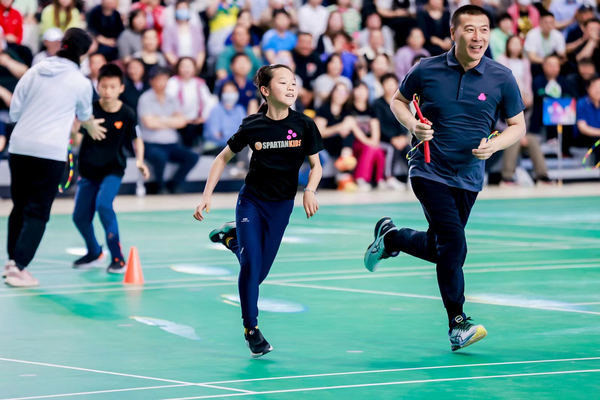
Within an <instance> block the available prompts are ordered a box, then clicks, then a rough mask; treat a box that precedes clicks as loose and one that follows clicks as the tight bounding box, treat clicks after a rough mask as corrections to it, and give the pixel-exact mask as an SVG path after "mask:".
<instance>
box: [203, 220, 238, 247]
mask: <svg viewBox="0 0 600 400" xmlns="http://www.w3.org/2000/svg"><path fill="white" fill-rule="evenodd" d="M229 237H231V238H236V237H237V232H236V229H235V221H231V222H225V223H224V224H223V225H221V226H220V227H219V228H217V229H213V230H212V231H211V232H210V233H209V234H208V238H209V239H210V241H211V242H213V243H221V244H222V245H223V246H225V247H227V248H229V247H228V246H227V243H226V240H227V238H229Z"/></svg>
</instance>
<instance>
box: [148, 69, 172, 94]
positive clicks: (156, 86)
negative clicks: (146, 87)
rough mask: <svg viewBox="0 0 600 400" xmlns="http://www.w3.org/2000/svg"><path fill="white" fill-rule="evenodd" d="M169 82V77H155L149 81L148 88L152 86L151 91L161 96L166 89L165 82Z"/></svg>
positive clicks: (161, 75) (163, 75)
mask: <svg viewBox="0 0 600 400" xmlns="http://www.w3.org/2000/svg"><path fill="white" fill-rule="evenodd" d="M168 81H169V76H168V75H166V74H160V75H158V76H155V77H154V78H153V79H152V80H151V81H150V86H152V89H153V90H154V91H155V92H156V93H158V94H163V93H164V92H165V90H166V89H167V82H168Z"/></svg>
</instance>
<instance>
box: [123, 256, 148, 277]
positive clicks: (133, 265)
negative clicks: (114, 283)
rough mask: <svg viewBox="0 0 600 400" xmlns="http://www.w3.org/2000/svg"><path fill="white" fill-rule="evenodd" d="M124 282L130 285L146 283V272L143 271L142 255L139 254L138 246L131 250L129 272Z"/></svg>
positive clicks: (128, 260) (128, 263)
mask: <svg viewBox="0 0 600 400" xmlns="http://www.w3.org/2000/svg"><path fill="white" fill-rule="evenodd" d="M123 283H125V284H128V285H143V284H144V274H143V273H142V264H141V263H140V255H139V254H138V249H137V247H132V248H131V250H130V251H129V258H128V259H127V272H125V279H124V280H123Z"/></svg>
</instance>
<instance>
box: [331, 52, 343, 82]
mask: <svg viewBox="0 0 600 400" xmlns="http://www.w3.org/2000/svg"><path fill="white" fill-rule="evenodd" d="M342 68H343V65H342V60H341V59H340V58H339V57H333V58H332V59H331V61H330V62H329V64H327V74H328V75H330V76H334V77H337V76H340V75H341V74H342Z"/></svg>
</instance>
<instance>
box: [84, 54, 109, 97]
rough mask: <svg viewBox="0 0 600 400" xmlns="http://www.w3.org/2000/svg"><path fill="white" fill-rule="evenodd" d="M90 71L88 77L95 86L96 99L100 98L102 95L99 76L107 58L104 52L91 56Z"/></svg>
mask: <svg viewBox="0 0 600 400" xmlns="http://www.w3.org/2000/svg"><path fill="white" fill-rule="evenodd" d="M89 59H90V73H89V75H88V78H89V80H90V81H92V86H93V87H94V101H96V100H99V99H100V96H99V95H98V77H99V75H100V68H102V67H103V66H105V65H106V58H105V57H104V55H103V54H100V53H95V54H92V55H91V56H90V57H89Z"/></svg>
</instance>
